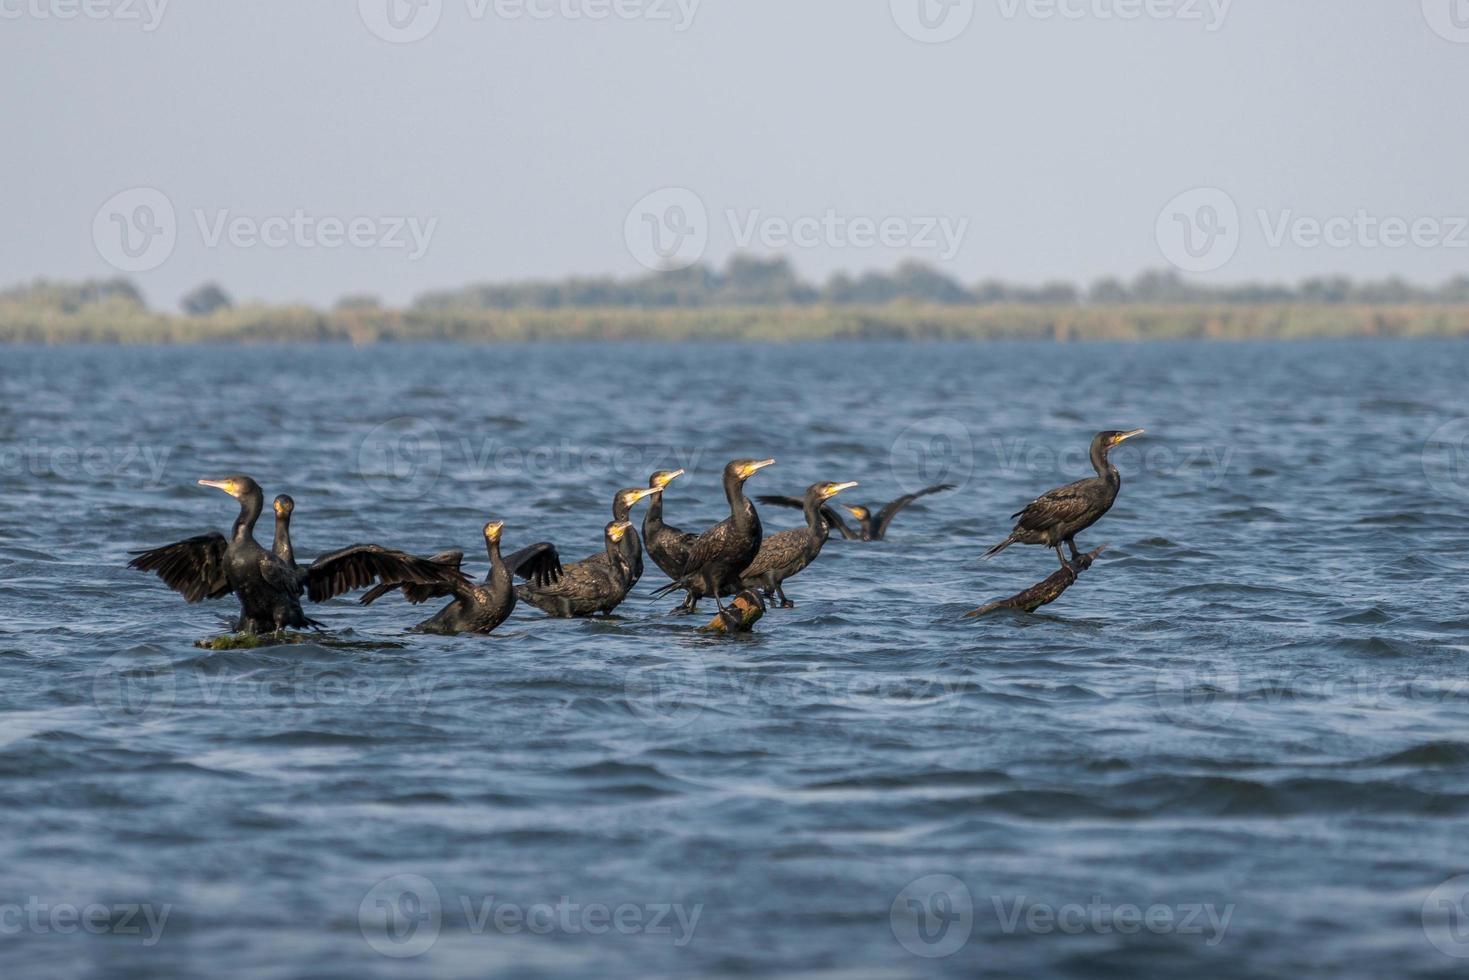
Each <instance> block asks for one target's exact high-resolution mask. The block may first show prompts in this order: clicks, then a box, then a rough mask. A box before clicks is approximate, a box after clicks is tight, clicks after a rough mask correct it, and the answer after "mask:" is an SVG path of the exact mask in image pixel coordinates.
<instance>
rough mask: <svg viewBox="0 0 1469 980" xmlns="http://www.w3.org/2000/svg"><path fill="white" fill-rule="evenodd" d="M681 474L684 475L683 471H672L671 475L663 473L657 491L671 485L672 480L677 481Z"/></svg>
mask: <svg viewBox="0 0 1469 980" xmlns="http://www.w3.org/2000/svg"><path fill="white" fill-rule="evenodd" d="M683 474H684V471H683V470H674V471H672V472H671V473H665V474H663V479H662V480H661V481H659V483H658V489H660V490H661V489H663V488H664V487H666V486H668V485H669V484H670V483H672V482H673V481H674V480H677V479H678V478H679V477H681V476H683Z"/></svg>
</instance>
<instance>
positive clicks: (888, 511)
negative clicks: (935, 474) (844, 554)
mask: <svg viewBox="0 0 1469 980" xmlns="http://www.w3.org/2000/svg"><path fill="white" fill-rule="evenodd" d="M952 489H954V484H952V483H936V484H934V485H933V486H931V487H924V488H923V489H922V490H920V491H918V492H917V493H910V494H905V495H903V496H901V497H899V498H898V499H897V500H894V501H893V502H892V503H890V504H888V505H887V506H886V507H884V508H883V509H882V510H880V511H878V512H877V520H876V521H875V522H874V524H873V527H874V528H875V529H876V531H877V533H876V534H875V535H874V537H879V538H880V537H882V536H883V534H885V533H886V532H887V529H888V525H889V524H890V523H892V520H893V518H894V517H897V516H898V511H900V510H902V509H903V508H904V507H907V506H908V505H909V504H911V503H912V502H913V501H915V500H917V499H918V498H919V497H927V496H928V495H929V494H931V493H942V492H943V491H945V490H952Z"/></svg>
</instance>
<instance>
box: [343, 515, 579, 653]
mask: <svg viewBox="0 0 1469 980" xmlns="http://www.w3.org/2000/svg"><path fill="white" fill-rule="evenodd" d="M504 530H505V523H504V522H503V521H491V522H490V523H488V524H486V525H485V550H486V551H487V552H488V553H489V556H490V571H489V574H487V575H486V576H485V580H484V582H482V583H480V584H478V585H475V584H472V583H470V582H469V581H467V580H466V581H461V582H457V583H454V584H453V585H445V584H437V583H436V584H433V585H416V584H412V583H408V584H402V583H397V582H391V583H390V582H384V583H383V584H382V585H379V586H377V587H376V588H374V589H373V590H372V591H370V592H368V593H367V594H366V595H364V596H363V597H362V604H363V605H364V606H366V605H371V604H372V603H373V602H375V601H376V600H378V599H380V598H382V597H383V596H384V595H386V594H387V593H389V592H391V591H393V590H394V589H395V588H401V589H402V590H403V597H404V598H406V599H407V600H408V601H409V602H411V603H414V604H415V605H416V604H418V603H420V602H428V601H429V600H430V599H442V598H446V597H449V596H453V598H454V601H453V602H451V603H449V604H448V605H447V606H445V607H444V608H443V609H441V610H439V612H438V613H437V614H436V615H434V616H432V617H431V618H429V619H426V620H424V621H423V622H421V623H419V624H418V625H417V626H414V627H413V632H415V633H442V634H445V635H453V634H456V633H489V632H491V631H492V630H494V628H495V627H497V626H499V625H500V624H501V623H503V622H505V620H506V619H508V618H509V617H510V613H511V612H513V611H514V609H515V589H514V587H513V586H514V577H515V576H517V575H518V576H520V577H521V578H524V579H529V580H530V581H531V582H533V583H534V584H536V585H538V586H547V585H550V584H552V583H554V582H555V581H557V580H558V579H559V578H560V577H561V557H560V556H559V555H558V554H557V553H556V546H555V545H553V544H551V543H550V542H547V541H542V542H540V543H538V544H533V545H530V546H529V547H526V548H521V549H520V550H519V551H517V552H515V553H514V554H511V555H506V556H504V557H502V556H501V555H500V535H501V533H502V532H503V531H504ZM429 560H430V561H432V562H435V563H436V564H440V565H446V566H448V567H450V568H454V569H458V568H459V567H460V564H461V563H462V562H463V561H464V552H462V551H446V552H444V553H442V554H438V555H435V556H434V557H433V558H430V559H429Z"/></svg>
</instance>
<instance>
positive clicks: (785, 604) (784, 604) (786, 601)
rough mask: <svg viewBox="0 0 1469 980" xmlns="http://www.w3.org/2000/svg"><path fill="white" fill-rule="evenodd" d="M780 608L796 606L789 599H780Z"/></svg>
mask: <svg viewBox="0 0 1469 980" xmlns="http://www.w3.org/2000/svg"><path fill="white" fill-rule="evenodd" d="M780 608H782V609H794V608H796V604H795V603H794V602H792V601H791V600H789V599H782V600H781V601H780Z"/></svg>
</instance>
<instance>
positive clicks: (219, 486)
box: [199, 480, 235, 497]
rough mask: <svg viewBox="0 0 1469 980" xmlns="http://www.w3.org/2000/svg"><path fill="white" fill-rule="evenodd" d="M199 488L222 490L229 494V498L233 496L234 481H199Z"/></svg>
mask: <svg viewBox="0 0 1469 980" xmlns="http://www.w3.org/2000/svg"><path fill="white" fill-rule="evenodd" d="M199 486H201V487H213V488H214V489H216V490H223V491H224V492H225V493H227V494H229V495H230V496H231V497H233V496H235V481H234V480H200V481H199Z"/></svg>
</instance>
